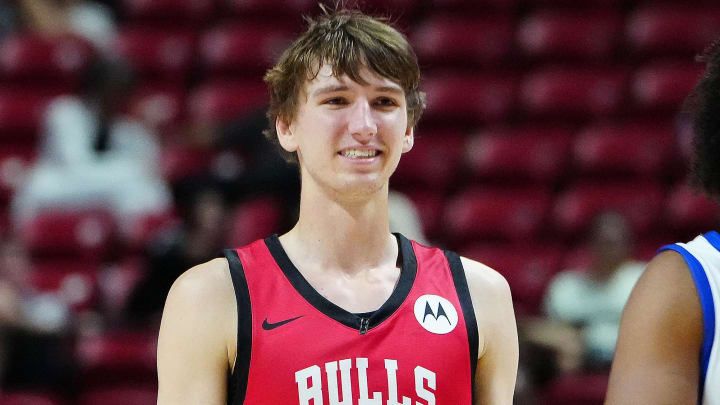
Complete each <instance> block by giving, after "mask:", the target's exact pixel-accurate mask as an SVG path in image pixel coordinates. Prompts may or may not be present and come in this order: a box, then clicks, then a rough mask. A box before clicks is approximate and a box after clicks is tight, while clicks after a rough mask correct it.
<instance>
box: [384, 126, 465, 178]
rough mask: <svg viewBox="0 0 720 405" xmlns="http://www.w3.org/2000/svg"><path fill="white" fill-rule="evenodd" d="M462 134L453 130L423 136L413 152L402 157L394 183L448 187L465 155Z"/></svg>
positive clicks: (419, 138)
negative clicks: (452, 131)
mask: <svg viewBox="0 0 720 405" xmlns="http://www.w3.org/2000/svg"><path fill="white" fill-rule="evenodd" d="M462 144H463V139H462V136H460V135H458V134H453V133H434V134H428V135H426V136H419V137H418V138H417V139H416V140H415V145H414V146H413V148H412V150H411V151H410V152H409V153H406V154H404V155H403V156H402V158H400V164H399V165H398V169H397V175H396V176H394V177H393V179H392V184H393V186H395V185H399V186H400V187H403V186H407V185H416V186H417V185H424V186H429V187H432V188H435V189H444V188H445V187H446V186H448V185H449V184H450V183H451V182H452V181H453V179H454V178H455V174H457V171H458V169H459V168H460V164H461V163H462V160H461V159H455V158H452V157H455V156H457V157H460V156H462Z"/></svg>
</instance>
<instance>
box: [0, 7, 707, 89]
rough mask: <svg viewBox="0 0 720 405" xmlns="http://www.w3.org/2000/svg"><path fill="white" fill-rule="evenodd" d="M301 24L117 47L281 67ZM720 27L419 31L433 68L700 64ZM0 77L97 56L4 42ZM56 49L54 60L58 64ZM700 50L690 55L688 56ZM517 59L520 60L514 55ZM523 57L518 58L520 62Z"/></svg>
mask: <svg viewBox="0 0 720 405" xmlns="http://www.w3.org/2000/svg"><path fill="white" fill-rule="evenodd" d="M296 31H297V30H295V29H293V28H292V27H289V26H287V25H284V24H277V23H273V22H257V20H255V21H252V22H245V21H232V20H231V21H229V22H226V23H222V24H218V25H216V26H213V27H211V28H208V29H207V30H197V29H193V28H187V27H185V28H177V27H175V28H162V27H157V26H155V25H152V24H148V25H146V26H145V25H138V26H133V25H129V26H125V27H124V28H122V29H121V31H120V32H119V33H118V38H117V40H116V41H115V44H114V48H115V49H116V51H117V53H118V54H119V55H122V56H124V57H125V58H127V59H128V60H130V61H132V62H133V63H134V65H135V66H136V68H137V69H138V70H139V71H140V72H141V73H143V75H146V76H149V77H159V78H162V79H163V80H164V81H168V82H173V81H182V80H184V79H187V77H188V74H189V73H190V72H191V70H192V69H193V68H195V67H197V66H200V67H201V69H202V71H204V72H206V74H207V75H223V74H224V75H231V76H238V75H243V74H245V75H248V74H250V75H253V76H252V77H253V78H255V77H256V76H257V75H256V74H257V73H258V72H260V73H261V72H262V71H264V70H265V69H266V68H267V67H268V66H270V65H271V64H272V62H273V61H274V60H275V58H276V57H277V56H278V54H279V52H280V51H281V50H282V49H283V48H284V47H285V46H286V45H287V44H288V43H289V41H290V39H291V38H292V37H293V36H294V35H295V32H296ZM719 33H720V8H718V7H717V6H715V7H710V8H708V7H695V8H693V7H681V6H674V8H668V9H667V10H665V9H663V8H657V7H652V8H647V9H640V10H637V11H635V12H634V13H630V14H628V15H624V14H622V13H621V12H619V11H618V12H616V13H607V12H597V13H596V12H593V13H588V12H586V11H578V12H571V11H570V12H569V11H566V10H563V11H556V12H549V11H542V12H538V13H536V14H531V15H529V16H527V17H526V18H525V19H523V20H522V21H520V22H514V21H513V20H512V17H511V16H510V15H507V16H502V15H501V16H482V17H472V16H470V17H467V16H465V17H457V16H445V15H433V16H431V17H429V18H427V19H425V20H423V21H421V22H418V23H417V24H414V25H413V27H412V29H411V30H410V33H409V37H410V40H411V42H412V43H413V44H414V46H415V49H416V50H417V52H418V56H419V59H420V61H421V62H422V64H423V66H424V67H425V70H427V69H428V68H434V67H458V66H466V67H471V68H478V67H495V66H497V65H498V63H503V64H504V65H505V63H504V62H508V61H512V60H513V59H514V60H520V61H522V62H523V65H524V64H525V63H526V62H537V63H543V62H548V61H552V62H556V61H558V60H561V61H582V62H585V63H588V64H591V65H592V64H593V62H597V61H600V62H602V63H603V65H605V64H606V63H607V61H617V62H621V61H623V60H627V59H629V60H638V59H639V60H643V58H647V57H654V56H658V55H660V56H663V57H667V56H671V55H677V56H678V57H682V58H683V60H687V61H692V55H693V54H696V53H698V52H700V51H702V50H703V48H704V47H706V46H707V44H709V43H710V42H711V41H712V40H713V39H714V38H715V37H716V36H717V35H718V34H719ZM0 55H2V57H0V81H4V82H12V81H16V80H19V79H29V78H43V77H46V78H47V77H49V78H53V79H56V80H57V79H72V78H73V76H74V75H77V73H78V72H79V71H80V69H81V68H82V66H83V62H84V61H86V59H87V58H88V57H89V56H90V48H89V47H88V46H87V44H84V43H83V42H82V41H80V40H78V39H73V38H64V39H63V40H60V41H53V40H48V39H45V38H41V37H37V36H32V35H26V34H20V35H16V36H12V37H9V38H6V39H5V40H4V41H3V42H2V44H0ZM48 55H49V56H50V58H49V62H50V63H49V64H48ZM688 56H690V57H688ZM513 57H515V58H513ZM512 65H513V64H510V66H512Z"/></svg>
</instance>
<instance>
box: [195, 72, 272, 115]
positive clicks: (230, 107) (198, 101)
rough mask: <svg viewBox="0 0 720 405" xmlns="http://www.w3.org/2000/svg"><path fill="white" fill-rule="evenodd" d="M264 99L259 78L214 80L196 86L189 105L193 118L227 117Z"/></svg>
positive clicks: (249, 109)
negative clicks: (242, 80)
mask: <svg viewBox="0 0 720 405" xmlns="http://www.w3.org/2000/svg"><path fill="white" fill-rule="evenodd" d="M267 100H268V95H267V88H266V87H265V85H264V84H263V83H262V82H261V81H249V82H239V81H213V82H210V83H205V84H203V85H202V86H200V87H199V88H197V89H195V91H194V92H193V93H192V94H191V95H190V98H189V100H188V108H189V113H190V115H191V118H193V119H199V120H210V121H229V120H232V119H234V118H237V117H240V116H242V115H243V114H247V113H248V112H251V111H255V110H257V109H259V108H261V107H263V106H264V105H265V104H266V103H267Z"/></svg>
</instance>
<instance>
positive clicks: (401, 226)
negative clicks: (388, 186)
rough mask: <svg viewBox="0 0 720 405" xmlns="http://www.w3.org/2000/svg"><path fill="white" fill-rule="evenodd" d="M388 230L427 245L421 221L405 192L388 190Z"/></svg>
mask: <svg viewBox="0 0 720 405" xmlns="http://www.w3.org/2000/svg"><path fill="white" fill-rule="evenodd" d="M388 215H389V220H390V232H399V233H401V234H403V235H404V236H405V237H406V238H408V239H412V240H414V241H417V242H420V243H422V244H423V245H427V244H428V241H427V239H426V238H425V233H424V232H423V228H422V221H421V220H420V214H419V213H418V210H417V208H416V207H415V204H414V203H413V202H412V200H410V199H409V198H407V197H406V196H405V194H403V193H401V192H399V191H394V190H390V194H389V197H388Z"/></svg>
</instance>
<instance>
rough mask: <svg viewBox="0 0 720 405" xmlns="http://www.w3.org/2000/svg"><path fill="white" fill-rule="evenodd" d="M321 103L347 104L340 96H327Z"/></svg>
mask: <svg viewBox="0 0 720 405" xmlns="http://www.w3.org/2000/svg"><path fill="white" fill-rule="evenodd" d="M323 104H331V105H345V104H347V100H345V99H344V98H342V97H333V98H329V99H327V100H325V101H323Z"/></svg>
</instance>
